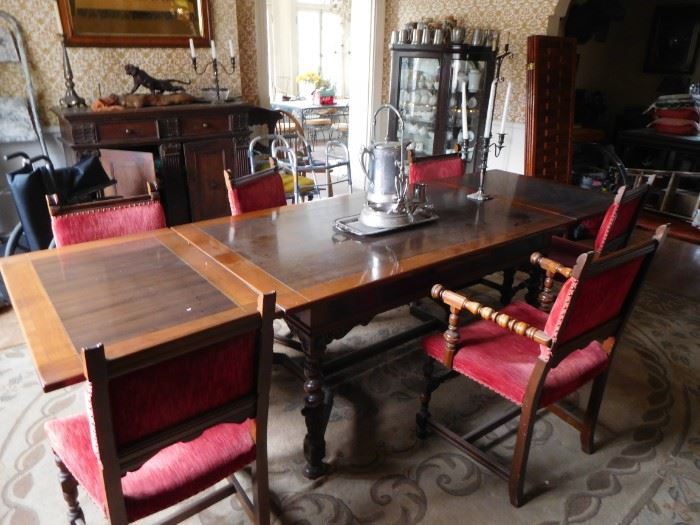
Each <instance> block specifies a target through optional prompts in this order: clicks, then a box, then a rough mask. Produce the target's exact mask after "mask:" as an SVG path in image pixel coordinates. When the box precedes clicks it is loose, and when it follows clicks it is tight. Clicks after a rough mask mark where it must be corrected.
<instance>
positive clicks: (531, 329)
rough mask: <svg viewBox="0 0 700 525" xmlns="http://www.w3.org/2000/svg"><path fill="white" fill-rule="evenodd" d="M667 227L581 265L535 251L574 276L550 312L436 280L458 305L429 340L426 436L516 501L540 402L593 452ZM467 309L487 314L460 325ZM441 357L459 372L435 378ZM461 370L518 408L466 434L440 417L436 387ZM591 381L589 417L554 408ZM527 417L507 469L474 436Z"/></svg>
mask: <svg viewBox="0 0 700 525" xmlns="http://www.w3.org/2000/svg"><path fill="white" fill-rule="evenodd" d="M666 232H667V226H662V227H660V228H659V229H658V230H657V232H656V234H655V235H654V237H653V238H652V239H651V240H649V241H647V242H645V243H643V244H640V245H638V246H633V247H630V248H627V249H623V250H620V251H617V252H615V253H612V254H610V255H607V256H602V257H599V258H597V257H595V254H594V253H593V252H588V253H585V254H583V255H581V256H580V257H579V258H578V260H577V262H576V265H575V266H574V268H573V269H571V268H566V267H563V266H562V265H561V264H559V263H556V262H552V261H548V260H546V259H544V258H542V257H541V256H540V254H533V258H532V260H533V261H535V262H537V263H538V264H540V265H542V267H543V268H545V269H548V270H553V269H556V271H558V272H560V273H561V274H562V275H565V276H567V281H566V283H565V284H564V287H563V289H562V291H561V293H560V294H559V296H558V297H557V300H556V302H555V303H554V307H553V308H552V311H551V313H550V314H549V315H547V314H545V313H544V312H542V311H540V310H538V309H536V308H534V307H532V306H530V305H528V304H526V303H521V302H515V303H512V304H510V305H508V306H507V307H506V308H504V309H503V310H502V311H500V312H499V311H497V310H495V309H493V308H490V307H488V306H484V305H482V304H479V303H478V302H475V301H471V300H470V299H468V298H467V297H464V296H462V295H459V294H457V293H454V292H451V291H449V290H445V289H444V288H443V287H442V286H441V285H436V286H434V287H433V290H432V295H433V297H434V298H435V299H439V300H441V301H443V302H444V303H445V304H447V305H448V306H449V307H450V318H449V324H448V329H447V331H446V332H445V333H444V335H443V336H440V335H439V334H437V335H433V336H429V337H427V338H426V339H425V340H424V341H423V351H424V352H425V354H426V356H427V361H426V365H425V367H424V373H425V379H426V387H425V391H424V393H423V395H422V396H421V398H420V399H421V406H420V411H419V412H418V414H417V415H416V421H417V425H418V436H419V437H421V438H424V437H426V433H427V429H428V428H431V429H433V430H435V431H436V432H437V433H438V434H440V435H441V436H442V437H445V438H446V439H447V440H448V441H450V442H451V443H452V444H454V445H456V446H457V447H459V448H460V449H461V450H462V451H464V452H465V453H466V454H468V455H470V456H471V457H472V458H474V459H475V460H476V461H477V462H479V463H481V464H482V465H484V466H486V467H487V468H488V469H490V470H491V471H493V472H494V473H496V474H498V475H499V476H501V477H502V478H504V479H507V480H508V484H509V485H508V486H509V494H510V501H511V503H512V504H513V505H514V506H520V505H522V503H523V502H524V499H523V487H524V479H525V470H526V466H527V459H528V454H529V448H530V441H531V439H532V431H533V426H534V423H535V416H536V414H537V411H538V410H539V409H540V408H548V409H549V410H550V411H552V412H553V413H554V414H556V415H558V416H560V417H562V419H564V421H566V422H568V423H570V424H572V425H573V426H574V427H575V428H576V429H577V430H579V431H580V433H581V447H582V449H583V450H584V452H586V453H591V452H593V448H594V432H595V426H596V422H597V420H598V413H599V410H600V405H601V401H602V399H603V392H604V390H605V383H606V380H607V376H608V370H609V364H610V362H611V360H612V358H613V355H614V352H615V347H616V343H617V341H618V340H619V337H620V335H621V333H622V330H623V329H624V327H625V323H626V321H627V318H628V317H629V315H630V313H631V311H632V308H633V306H634V302H635V298H636V295H637V292H638V290H639V287H640V285H641V283H642V281H643V279H644V275H645V273H646V271H647V269H648V267H649V264H650V263H651V260H652V258H653V256H654V253H655V251H656V249H657V247H658V246H659V244H660V243H661V242H662V241H663V239H664V238H665V236H666ZM462 310H466V311H468V312H471V313H472V314H474V315H476V316H478V317H481V320H479V321H476V322H474V323H470V324H468V325H466V326H464V327H462V328H459V325H458V319H459V314H460V312H461V311H462ZM435 361H438V362H440V363H441V364H442V365H443V366H445V367H447V368H448V369H449V371H450V372H449V373H448V374H444V375H442V376H441V377H437V376H435V375H434V374H433V368H434V362H435ZM457 374H461V375H464V376H466V377H468V378H470V379H472V380H474V381H476V382H477V383H479V384H481V385H484V386H486V387H488V388H489V389H490V390H492V391H494V392H496V393H497V394H499V395H500V396H502V397H503V398H505V399H507V400H509V401H510V402H512V403H513V404H515V405H516V407H515V409H514V410H512V411H510V412H509V413H508V414H506V415H505V416H501V417H499V418H497V419H496V420H495V421H493V422H491V423H488V424H486V425H484V426H483V427H481V428H479V429H475V430H472V431H471V432H469V433H468V434H467V435H465V436H459V435H457V434H455V433H454V432H453V431H451V430H449V429H448V428H446V427H445V426H444V425H442V424H440V423H437V422H435V421H433V420H432V418H431V415H430V412H429V410H428V405H429V402H430V399H431V396H432V393H433V391H435V390H436V389H437V387H438V386H439V385H440V384H441V383H442V382H444V381H445V380H446V379H448V378H450V377H454V376H455V375H457ZM589 381H593V388H592V390H591V394H590V397H589V400H588V407H587V409H586V412H585V415H584V416H583V418H582V419H581V418H578V417H576V416H575V415H574V414H572V413H570V412H568V411H566V410H565V409H564V408H562V407H561V406H559V405H556V404H555V403H556V402H557V401H559V400H561V399H563V398H564V397H565V396H567V395H569V394H571V393H572V392H574V391H575V390H577V389H578V388H579V387H581V386H582V385H584V384H585V383H587V382H589ZM519 414H520V423H519V426H518V433H517V439H516V444H515V451H514V456H513V462H512V465H511V468H510V469H509V470H508V469H506V468H504V467H503V466H502V465H500V464H499V463H498V462H496V461H495V460H494V459H493V458H491V457H490V456H488V455H487V454H486V453H485V452H483V451H482V450H481V449H479V448H477V446H476V445H475V444H474V441H476V440H477V439H479V438H481V437H483V436H485V435H486V434H488V433H489V432H491V431H493V430H494V429H496V428H498V427H500V426H501V425H503V424H504V423H506V422H507V421H509V420H510V419H512V418H513V417H515V416H517V415H519Z"/></svg>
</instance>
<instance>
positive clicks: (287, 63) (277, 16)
mask: <svg viewBox="0 0 700 525" xmlns="http://www.w3.org/2000/svg"><path fill="white" fill-rule="evenodd" d="M296 4H297V3H296V1H295V0H270V2H269V4H268V6H269V7H270V13H269V15H268V17H269V18H268V20H269V21H270V26H269V27H268V31H269V33H268V34H269V46H270V50H269V53H270V58H271V60H270V77H271V79H272V89H273V93H271V95H272V96H279V95H280V93H282V94H285V95H295V94H297V82H296V69H297V67H296V60H297V58H296V57H297V46H296V38H295V34H294V33H295V31H296V8H297V6H296Z"/></svg>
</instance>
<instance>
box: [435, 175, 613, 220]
mask: <svg viewBox="0 0 700 525" xmlns="http://www.w3.org/2000/svg"><path fill="white" fill-rule="evenodd" d="M440 182H441V183H442V184H446V185H450V186H453V187H461V188H465V189H466V190H468V192H469V193H471V192H473V191H476V189H477V188H478V187H479V177H478V176H477V175H474V174H471V173H470V174H468V175H467V176H466V177H459V178H453V179H442V180H441V181H440ZM484 191H485V192H486V193H487V194H489V195H496V196H498V197H500V198H509V199H512V201H513V202H515V203H519V204H525V205H527V206H530V207H533V208H539V209H543V210H547V211H550V212H554V213H559V214H561V215H565V216H567V217H571V218H572V219H575V220H580V219H583V218H586V217H589V216H591V215H595V214H597V213H602V212H605V210H607V208H608V206H610V204H612V201H613V197H614V196H613V195H612V194H610V193H601V192H597V191H591V190H584V189H583V188H579V187H577V186H572V185H570V184H564V183H561V182H554V181H550V180H546V179H538V178H535V177H524V176H522V175H518V174H516V173H510V172H507V171H501V170H492V171H489V172H487V173H486V177H485V179H484Z"/></svg>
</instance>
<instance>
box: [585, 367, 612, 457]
mask: <svg viewBox="0 0 700 525" xmlns="http://www.w3.org/2000/svg"><path fill="white" fill-rule="evenodd" d="M608 370H609V369H608ZM608 370H606V371H605V372H603V373H602V374H600V375H599V376H598V377H596V378H595V379H594V380H593V385H592V386H591V394H590V396H589V397H588V407H587V408H586V414H585V415H584V418H583V428H582V430H581V450H583V451H584V452H585V453H586V454H593V452H595V427H596V424H597V423H598V414H599V413H600V405H601V404H602V402H603V393H604V392H605V384H606V383H607V380H608Z"/></svg>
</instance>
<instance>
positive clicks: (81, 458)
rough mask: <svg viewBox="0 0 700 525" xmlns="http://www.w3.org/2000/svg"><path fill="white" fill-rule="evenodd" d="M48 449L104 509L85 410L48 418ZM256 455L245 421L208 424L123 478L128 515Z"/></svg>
mask: <svg viewBox="0 0 700 525" xmlns="http://www.w3.org/2000/svg"><path fill="white" fill-rule="evenodd" d="M44 428H45V430H46V433H47V435H48V438H49V442H50V444H51V447H52V448H53V450H54V451H55V452H56V453H57V454H58V456H59V457H60V458H61V459H62V460H63V462H64V464H65V465H66V467H67V468H68V470H69V471H70V472H71V473H72V474H73V476H74V477H75V478H76V479H77V480H78V482H79V483H80V485H82V486H83V488H85V490H86V492H87V493H88V494H89V495H90V497H91V498H92V499H93V500H94V502H95V503H96V504H97V505H98V506H99V507H100V508H101V509H102V510H103V512H104V510H105V495H104V490H103V487H102V482H101V474H100V470H99V466H98V462H97V457H96V456H95V453H94V451H93V449H92V445H91V441H90V430H89V424H88V419H87V417H86V416H85V415H78V416H72V417H67V418H64V419H55V420H52V421H48V422H47V423H46V424H45V426H44ZM254 460H255V443H254V442H253V439H252V437H251V433H250V422H249V421H246V422H244V423H241V424H234V423H224V424H220V425H217V426H215V427H211V428H209V429H207V430H206V431H205V432H204V433H202V434H201V435H200V436H199V437H197V438H196V439H194V440H192V441H189V442H186V443H176V444H174V445H171V446H169V447H167V448H165V449H163V450H161V451H159V452H158V453H157V454H156V455H155V456H153V457H152V458H151V459H149V460H148V461H147V462H146V463H144V464H143V465H142V466H141V468H139V469H138V470H136V471H133V472H129V473H127V474H126V475H125V476H123V477H122V490H123V492H124V499H125V503H126V511H127V516H128V517H129V520H130V521H135V520H138V519H140V518H143V517H144V516H148V515H150V514H153V513H155V512H158V511H159V510H162V509H165V508H167V507H169V506H171V505H174V504H176V503H178V502H180V501H183V500H184V499H187V498H189V497H190V496H193V495H195V494H197V493H198V492H201V491H202V490H204V489H206V488H207V487H210V486H211V485H213V484H215V483H217V482H218V481H220V480H222V479H224V478H225V477H227V476H229V475H231V474H233V473H234V472H236V471H237V470H239V469H241V468H242V467H243V466H245V465H247V464H248V463H250V462H252V461H254Z"/></svg>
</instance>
